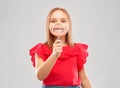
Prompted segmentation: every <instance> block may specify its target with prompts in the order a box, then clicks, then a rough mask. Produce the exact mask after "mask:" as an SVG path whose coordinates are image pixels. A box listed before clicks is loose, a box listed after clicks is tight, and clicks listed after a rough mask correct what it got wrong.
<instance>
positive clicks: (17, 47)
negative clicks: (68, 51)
mask: <svg viewBox="0 0 120 88" xmlns="http://www.w3.org/2000/svg"><path fill="white" fill-rule="evenodd" d="M56 6H58V7H64V8H65V9H67V10H68V11H69V13H70V16H71V19H72V24H73V38H74V41H75V42H82V43H87V44H88V45H89V49H88V51H89V57H88V58H87V59H88V60H87V64H86V65H85V67H86V71H87V74H88V77H89V79H90V80H91V83H92V85H93V88H120V81H119V78H120V77H119V74H120V69H119V67H120V64H119V62H120V60H119V59H120V51H119V50H120V35H119V33H120V1H119V0H0V88H40V86H41V82H40V81H39V80H37V78H36V76H35V69H34V68H33V67H32V63H31V61H30V56H29V49H30V48H31V47H32V46H34V45H35V44H37V43H39V42H44V41H45V35H46V34H45V20H46V16H47V14H48V12H49V10H50V9H51V8H53V7H56Z"/></svg>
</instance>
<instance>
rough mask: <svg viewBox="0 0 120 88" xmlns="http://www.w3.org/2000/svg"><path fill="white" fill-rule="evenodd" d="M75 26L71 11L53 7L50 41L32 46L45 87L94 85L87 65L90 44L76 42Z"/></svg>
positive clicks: (85, 87)
mask: <svg viewBox="0 0 120 88" xmlns="http://www.w3.org/2000/svg"><path fill="white" fill-rule="evenodd" d="M71 26H72V25H71V19H70V16H69V14H68V12H67V11H66V10H65V9H63V8H53V9H52V10H51V11H50V12H49V14H48V17H47V22H46V34H47V40H46V42H45V43H39V44H37V45H36V46H34V47H33V48H32V49H30V55H31V60H32V62H33V66H34V67H35V68H36V76H37V78H38V79H39V80H42V81H43V85H42V88H80V87H82V88H91V84H90V81H89V80H88V77H87V75H86V72H85V67H84V64H85V63H86V57H87V56H88V52H87V51H86V50H87V48H88V46H87V45H86V44H80V43H73V41H72V33H71V31H72V27H71Z"/></svg>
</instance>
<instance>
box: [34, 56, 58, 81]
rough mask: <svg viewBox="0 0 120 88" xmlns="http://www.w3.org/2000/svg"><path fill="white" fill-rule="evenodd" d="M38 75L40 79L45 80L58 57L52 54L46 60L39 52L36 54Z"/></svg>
mask: <svg viewBox="0 0 120 88" xmlns="http://www.w3.org/2000/svg"><path fill="white" fill-rule="evenodd" d="M35 60H36V61H35V63H36V76H37V78H38V79H39V80H44V79H45V78H46V77H47V76H48V74H49V73H50V71H51V69H52V68H53V66H54V64H55V62H56V60H57V57H55V56H54V55H52V54H51V55H50V56H49V58H48V59H47V60H46V61H43V60H42V58H40V57H39V56H38V55H37V54H36V55H35Z"/></svg>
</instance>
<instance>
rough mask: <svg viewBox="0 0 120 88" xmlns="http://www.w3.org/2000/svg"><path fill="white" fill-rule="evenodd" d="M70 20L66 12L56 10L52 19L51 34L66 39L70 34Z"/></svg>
mask: <svg viewBox="0 0 120 88" xmlns="http://www.w3.org/2000/svg"><path fill="white" fill-rule="evenodd" d="M68 25H69V20H68V18H67V16H66V14H65V13H64V12H62V11H61V10H56V11H54V12H53V13H52V15H51V18H50V24H49V29H50V33H51V34H52V35H53V36H55V37H57V36H61V37H64V36H65V35H66V34H67V33H68Z"/></svg>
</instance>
